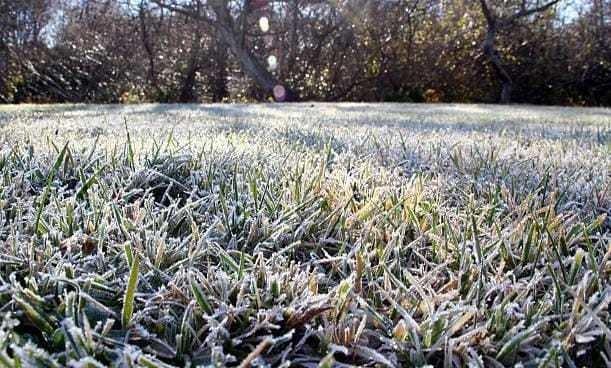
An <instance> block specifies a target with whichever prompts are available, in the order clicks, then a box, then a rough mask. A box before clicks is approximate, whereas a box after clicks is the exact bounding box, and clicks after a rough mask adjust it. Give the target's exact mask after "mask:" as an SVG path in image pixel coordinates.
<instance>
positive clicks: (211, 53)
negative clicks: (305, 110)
mask: <svg viewBox="0 0 611 368" xmlns="http://www.w3.org/2000/svg"><path fill="white" fill-rule="evenodd" d="M610 17H611V3H610V2H609V1H608V0H581V1H571V0H557V1H543V0H541V1H540V0H505V1H502V2H500V1H491V0H488V1H486V0H480V1H473V0H452V1H449V0H328V1H327V0H20V1H13V0H0V102H4V103H20V102H97V103H116V102H122V103H130V102H220V101H255V100H258V101H262V100H270V99H272V98H273V99H276V100H278V101H294V100H320V101H415V102H421V101H430V102H436V101H448V102H499V101H501V102H510V101H511V102H520V103H534V104H569V105H606V106H609V105H611V92H610V91H611V45H610V42H611V41H610V40H611V18H610Z"/></svg>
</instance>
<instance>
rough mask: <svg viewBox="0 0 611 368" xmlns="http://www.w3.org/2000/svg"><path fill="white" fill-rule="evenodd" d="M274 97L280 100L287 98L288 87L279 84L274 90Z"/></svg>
mask: <svg viewBox="0 0 611 368" xmlns="http://www.w3.org/2000/svg"><path fill="white" fill-rule="evenodd" d="M273 93H274V99H275V100H276V101H278V102H282V101H284V100H286V88H284V86H282V85H280V84H277V85H276V86H275V87H274V90H273Z"/></svg>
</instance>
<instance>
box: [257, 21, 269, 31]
mask: <svg viewBox="0 0 611 368" xmlns="http://www.w3.org/2000/svg"><path fill="white" fill-rule="evenodd" d="M259 28H261V31H262V32H263V33H265V32H267V31H269V19H267V17H261V18H259Z"/></svg>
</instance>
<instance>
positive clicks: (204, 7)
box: [152, 0, 297, 101]
mask: <svg viewBox="0 0 611 368" xmlns="http://www.w3.org/2000/svg"><path fill="white" fill-rule="evenodd" d="M152 1H153V2H154V3H155V4H157V5H158V6H160V7H163V8H166V9H168V10H171V11H174V12H177V13H181V14H184V15H186V16H188V17H191V18H194V19H196V20H197V21H199V22H200V23H201V24H202V25H203V26H206V27H211V28H212V29H213V31H214V33H215V34H216V35H218V37H219V38H220V40H221V41H222V42H223V44H224V45H225V46H226V47H227V48H228V49H229V51H230V52H231V54H232V55H233V56H234V57H235V58H236V60H237V61H238V63H239V65H240V68H241V69H242V71H243V72H244V73H246V75H248V76H249V77H250V78H252V79H253V80H254V82H255V83H256V84H257V86H259V87H260V88H261V89H262V90H263V91H265V92H266V93H267V94H269V95H272V96H274V98H275V99H276V100H278V101H294V100H296V99H297V95H296V94H295V93H294V92H293V91H292V90H291V89H290V88H288V87H287V86H286V85H285V84H284V83H282V82H281V81H279V80H278V78H276V77H275V76H274V75H273V74H272V73H271V72H270V71H268V70H267V68H266V67H265V66H264V65H263V64H261V63H260V62H259V60H257V58H256V57H255V55H253V53H252V52H251V51H250V50H249V49H248V47H246V43H245V34H246V29H245V26H246V22H245V19H246V17H248V15H249V13H250V12H251V10H252V8H253V7H252V6H251V1H249V0H245V1H243V2H240V3H239V4H238V3H233V2H230V1H229V0H210V1H206V2H203V1H201V0H191V1H177V0H152Z"/></svg>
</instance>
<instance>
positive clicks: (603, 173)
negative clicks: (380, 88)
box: [0, 103, 611, 367]
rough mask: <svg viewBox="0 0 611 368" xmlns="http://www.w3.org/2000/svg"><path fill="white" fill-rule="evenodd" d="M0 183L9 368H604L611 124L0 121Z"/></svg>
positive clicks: (292, 109)
mask: <svg viewBox="0 0 611 368" xmlns="http://www.w3.org/2000/svg"><path fill="white" fill-rule="evenodd" d="M0 174H1V175H2V179H1V180H2V182H1V183H0V184H1V186H0V209H1V211H0V240H1V241H2V243H0V244H2V245H1V246H2V248H1V253H0V306H1V308H2V309H1V310H2V311H3V312H9V313H6V317H5V319H4V323H3V325H2V327H1V328H0V349H2V350H1V351H2V352H3V353H2V354H3V355H0V358H1V359H5V360H7V361H8V362H9V363H10V364H14V363H16V362H18V361H21V362H22V364H25V363H24V362H27V361H30V362H43V361H44V362H52V363H54V364H58V365H65V364H73V365H78V364H85V363H87V362H90V363H91V364H94V363H100V364H103V365H109V364H117V363H118V362H123V363H125V364H128V362H130V363H131V364H134V365H140V366H147V364H152V365H159V364H161V362H164V363H165V364H171V365H178V366H183V365H185V364H188V363H191V364H193V365H197V364H218V365H240V364H242V365H244V366H246V365H249V364H250V365H271V366H278V365H281V364H284V365H287V366H288V365H291V364H293V365H296V366H305V367H310V366H312V367H315V366H318V365H319V364H320V365H322V366H334V365H337V366H342V365H348V364H354V365H375V364H377V365H381V366H396V367H399V366H403V365H406V364H407V365H420V364H425V363H427V364H432V365H435V366H438V365H444V364H445V365H452V364H453V365H457V366H460V365H463V364H468V363H471V364H475V365H481V366H484V365H485V366H495V365H497V366H502V365H508V364H514V363H516V362H522V363H524V364H525V365H531V364H532V365H539V364H542V365H543V366H545V364H548V365H555V364H559V365H568V366H570V365H571V364H576V365H582V364H599V365H605V364H608V363H609V359H611V347H610V345H609V341H610V339H611V331H610V330H609V327H608V326H609V325H610V317H609V313H608V304H609V302H611V286H610V283H609V277H610V276H611V261H610V257H611V247H610V241H611V220H610V219H609V217H608V216H609V215H611V210H610V208H611V192H610V191H611V188H610V184H611V177H610V176H611V110H609V109H581V108H556V107H553V108H552V107H530V106H511V107H503V106H490V105H443V104H439V105H401V104H383V105H380V104H318V103H315V104H295V105H272V104H264V105H210V106H206V105H134V106H78V105H68V106H59V105H55V106H2V107H0ZM130 281H131V282H130ZM111 320H114V322H111ZM2 341H4V343H2ZM34 347H36V349H35V348H34ZM1 359H0V360H1ZM77 362H80V363H78V364H77Z"/></svg>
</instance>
